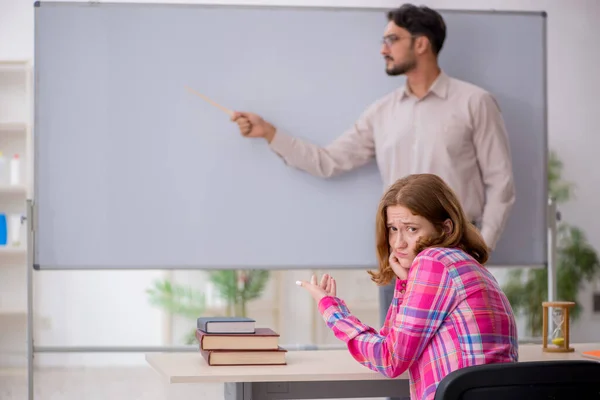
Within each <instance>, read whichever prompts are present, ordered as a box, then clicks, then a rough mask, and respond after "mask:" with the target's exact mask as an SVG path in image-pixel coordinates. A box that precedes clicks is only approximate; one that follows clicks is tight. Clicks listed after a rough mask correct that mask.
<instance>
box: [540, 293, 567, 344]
mask: <svg viewBox="0 0 600 400" xmlns="http://www.w3.org/2000/svg"><path fill="white" fill-rule="evenodd" d="M573 306H575V303H574V302H572V301H545V302H543V303H542V307H543V312H542V316H543V319H542V321H543V324H542V337H543V342H542V343H543V348H542V350H543V351H545V352H550V353H569V352H572V351H575V349H573V348H572V347H570V346H569V337H570V331H569V329H570V325H569V319H570V318H569V309H570V308H571V307H573ZM549 308H552V314H553V315H552V317H549V315H548V314H549ZM555 312H557V314H560V316H562V318H561V319H560V321H558V322H557V321H556V320H555V318H554V313H555ZM549 319H550V321H552V322H549V321H548V320H549ZM549 323H550V324H551V326H552V331H551V333H548V324H549ZM557 332H560V333H559V334H558V336H557ZM548 336H550V337H551V338H550V339H551V341H552V345H553V346H554V347H548Z"/></svg>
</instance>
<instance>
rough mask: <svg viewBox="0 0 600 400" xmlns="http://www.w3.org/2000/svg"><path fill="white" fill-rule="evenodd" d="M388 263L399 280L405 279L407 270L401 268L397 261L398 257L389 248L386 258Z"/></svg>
mask: <svg viewBox="0 0 600 400" xmlns="http://www.w3.org/2000/svg"><path fill="white" fill-rule="evenodd" d="M388 261H389V263H390V267H392V271H394V273H395V274H396V276H397V277H398V279H400V280H401V281H403V280H406V279H407V278H408V270H407V269H406V268H403V267H402V265H400V262H399V261H398V258H397V257H396V256H395V255H394V252H393V251H391V250H390V257H389V258H388Z"/></svg>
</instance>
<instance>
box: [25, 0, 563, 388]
mask: <svg viewBox="0 0 600 400" xmlns="http://www.w3.org/2000/svg"><path fill="white" fill-rule="evenodd" d="M48 2H52V0H48ZM89 3H100V2H99V1H98V2H96V1H89ZM34 6H35V5H34ZM205 6H210V4H205ZM241 7H248V6H241ZM250 7H257V6H256V5H251V6H250ZM259 7H264V8H269V7H286V8H304V6H285V5H281V6H273V5H270V6H266V5H265V6H259ZM307 7H315V6H307ZM317 7H318V8H335V9H339V8H344V9H347V8H355V7H335V6H317ZM367 8H368V9H369V8H370V9H373V8H376V9H384V8H385V7H367ZM360 9H361V10H362V9H364V8H360ZM439 11H444V12H455V11H457V12H463V13H464V12H469V11H471V12H476V13H477V12H486V11H487V12H494V13H499V14H542V15H546V12H545V11H511V10H485V9H481V10H447V9H439ZM543 39H544V42H543V46H544V55H545V56H546V57H547V54H548V52H547V32H546V24H544V36H543ZM545 61H546V62H545V63H544V69H543V71H542V73H543V75H544V113H545V115H546V118H545V120H544V125H545V131H546V137H547V132H548V126H547V125H548V116H547V110H548V106H547V101H548V100H547V99H548V97H547V87H548V84H547V80H548V75H547V59H546V60H545ZM34 85H35V80H34ZM34 132H35V124H34ZM34 135H35V133H34ZM34 143H35V141H34ZM33 150H34V157H35V154H36V151H37V149H35V145H34V149H33ZM35 179H36V176H35V173H34V176H33V180H34V184H35ZM545 206H546V209H547V213H548V214H547V215H548V218H547V237H546V240H547V252H548V257H547V258H548V262H547V265H546V268H548V282H547V283H548V301H556V260H557V258H556V257H557V256H556V241H557V221H558V220H560V213H559V212H558V211H557V205H556V202H555V201H554V199H552V198H549V199H548V202H547V204H546V205H545ZM35 210H36V208H35V201H34V199H33V198H28V199H27V204H26V215H27V217H26V226H27V265H26V267H27V272H26V280H27V282H26V287H27V332H26V338H27V346H26V347H27V350H26V353H27V398H28V400H34V356H35V353H140V352H183V351H197V348H196V347H194V346H121V347H119V346H35V340H34V337H33V329H34V321H33V319H34V317H33V315H34V314H33V311H34V307H33V274H34V270H35V268H34V261H35V260H34V258H35V257H34V252H35V227H36V222H37V221H36V218H35V215H34V212H35ZM549 329H550V328H549ZM282 347H285V348H288V349H289V350H317V349H331V348H336V349H337V348H344V347H343V346H342V345H333V346H328V345H323V346H316V345H306V346H296V345H293V346H291V345H282Z"/></svg>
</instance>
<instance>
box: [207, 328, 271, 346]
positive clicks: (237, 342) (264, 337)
mask: <svg viewBox="0 0 600 400" xmlns="http://www.w3.org/2000/svg"><path fill="white" fill-rule="evenodd" d="M196 339H198V343H199V344H200V349H202V350H277V349H278V348H279V334H278V333H277V332H275V331H273V330H272V329H271V328H255V330H254V333H207V332H204V331H203V330H201V329H196Z"/></svg>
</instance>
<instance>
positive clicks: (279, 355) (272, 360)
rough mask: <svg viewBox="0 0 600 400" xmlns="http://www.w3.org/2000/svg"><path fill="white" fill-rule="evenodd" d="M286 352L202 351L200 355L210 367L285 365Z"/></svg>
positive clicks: (284, 350)
mask: <svg viewBox="0 0 600 400" xmlns="http://www.w3.org/2000/svg"><path fill="white" fill-rule="evenodd" d="M286 352H287V350H286V349H284V348H281V347H278V348H277V349H276V350H202V349H200V354H202V357H204V359H205V360H206V363H207V364H208V365H210V366H215V365H223V366H226V365H227V366H241V365H286V364H287V362H286V359H285V354H286Z"/></svg>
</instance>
